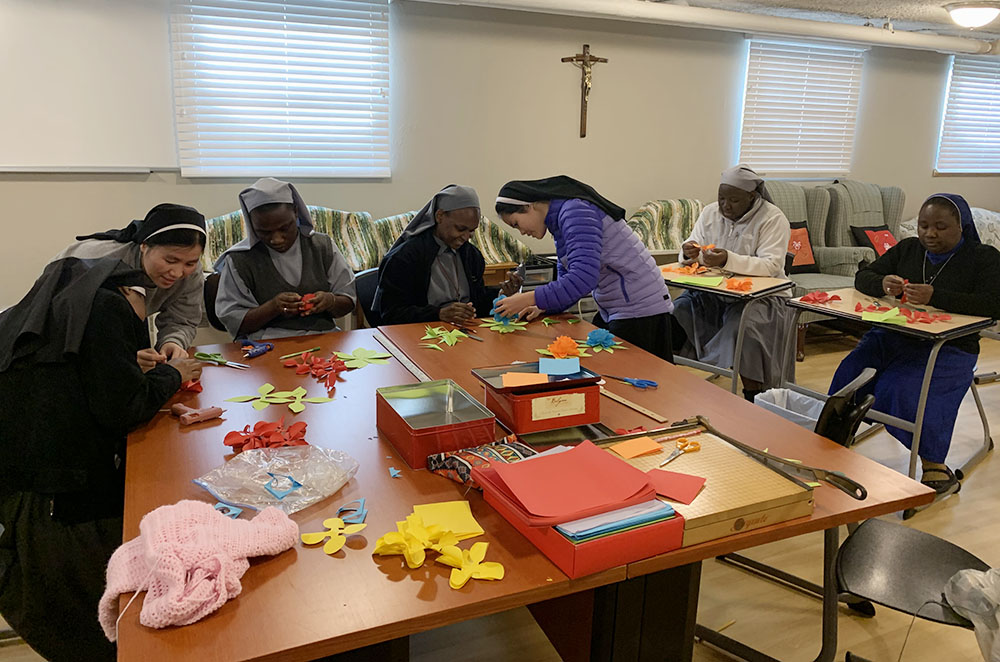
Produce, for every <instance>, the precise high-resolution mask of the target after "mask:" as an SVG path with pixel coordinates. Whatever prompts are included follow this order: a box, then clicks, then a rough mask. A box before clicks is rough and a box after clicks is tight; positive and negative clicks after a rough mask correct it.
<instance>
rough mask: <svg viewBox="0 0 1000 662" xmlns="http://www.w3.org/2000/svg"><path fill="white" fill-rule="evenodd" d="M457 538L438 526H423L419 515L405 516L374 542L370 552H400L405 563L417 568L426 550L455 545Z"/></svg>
mask: <svg viewBox="0 0 1000 662" xmlns="http://www.w3.org/2000/svg"><path fill="white" fill-rule="evenodd" d="M457 544H458V538H456V537H455V534H454V533H452V532H451V531H446V530H444V529H442V528H441V527H439V526H436V525H434V526H424V521H423V520H422V519H421V518H420V516H419V515H417V514H415V513H413V514H410V515H407V516H406V520H405V521H403V522H396V530H395V531H390V532H389V533H387V534H385V535H384V536H382V537H381V538H379V539H378V540H377V541H376V542H375V550H374V551H373V552H372V554H378V555H379V556H390V555H393V554H402V555H403V558H405V559H406V565H407V566H409V567H410V568H419V567H420V566H422V565H423V564H424V561H425V560H426V559H427V555H426V554H427V553H426V550H428V549H432V550H434V551H441V548H442V547H445V546H448V545H457Z"/></svg>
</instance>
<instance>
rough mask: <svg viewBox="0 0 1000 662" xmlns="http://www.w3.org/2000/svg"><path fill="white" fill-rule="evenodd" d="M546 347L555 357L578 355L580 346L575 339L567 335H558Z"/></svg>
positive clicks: (562, 357)
mask: <svg viewBox="0 0 1000 662" xmlns="http://www.w3.org/2000/svg"><path fill="white" fill-rule="evenodd" d="M546 349H548V350H549V351H550V352H552V356H554V357H555V358H557V359H565V358H569V357H571V356H580V348H579V347H577V345H576V341H575V340H573V339H572V338H570V337H569V336H559V337H558V338H556V339H555V340H553V341H552V343H551V344H550V345H549V346H548V347H547V348H546Z"/></svg>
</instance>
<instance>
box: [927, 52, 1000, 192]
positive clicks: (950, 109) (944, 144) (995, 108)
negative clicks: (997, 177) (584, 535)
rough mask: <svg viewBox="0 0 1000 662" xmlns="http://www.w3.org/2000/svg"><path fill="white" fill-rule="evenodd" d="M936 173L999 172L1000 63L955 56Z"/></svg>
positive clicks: (988, 59)
mask: <svg viewBox="0 0 1000 662" xmlns="http://www.w3.org/2000/svg"><path fill="white" fill-rule="evenodd" d="M935 169H936V170H937V171H938V172H975V173H984V172H1000V62H998V61H997V60H996V59H995V58H980V57H966V56H955V57H953V58H952V62H951V76H950V78H949V80H948V91H947V95H946V97H945V109H944V117H943V118H942V121H941V132H940V134H939V138H938V153H937V162H936V164H935Z"/></svg>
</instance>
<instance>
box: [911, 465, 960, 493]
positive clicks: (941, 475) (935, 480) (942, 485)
mask: <svg viewBox="0 0 1000 662" xmlns="http://www.w3.org/2000/svg"><path fill="white" fill-rule="evenodd" d="M920 482H921V483H922V484H923V485H926V486H927V487H929V488H931V489H932V490H934V491H935V492H937V493H938V494H948V493H949V492H953V491H954V492H957V491H958V490H957V489H955V487H956V486H958V485H959V483H958V477H956V476H955V472H953V471H952V470H951V469H949V468H948V467H945V468H944V469H926V470H925V471H924V473H923V475H922V476H921V477H920Z"/></svg>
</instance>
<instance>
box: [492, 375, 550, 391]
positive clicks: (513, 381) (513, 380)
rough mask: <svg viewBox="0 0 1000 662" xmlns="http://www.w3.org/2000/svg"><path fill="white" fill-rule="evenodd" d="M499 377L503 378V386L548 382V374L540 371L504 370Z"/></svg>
mask: <svg viewBox="0 0 1000 662" xmlns="http://www.w3.org/2000/svg"><path fill="white" fill-rule="evenodd" d="M500 379H502V380H503V385H504V388H509V387H511V386H530V385H532V384H548V383H549V376H548V375H547V374H543V373H540V372H505V373H503V374H502V375H500Z"/></svg>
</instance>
